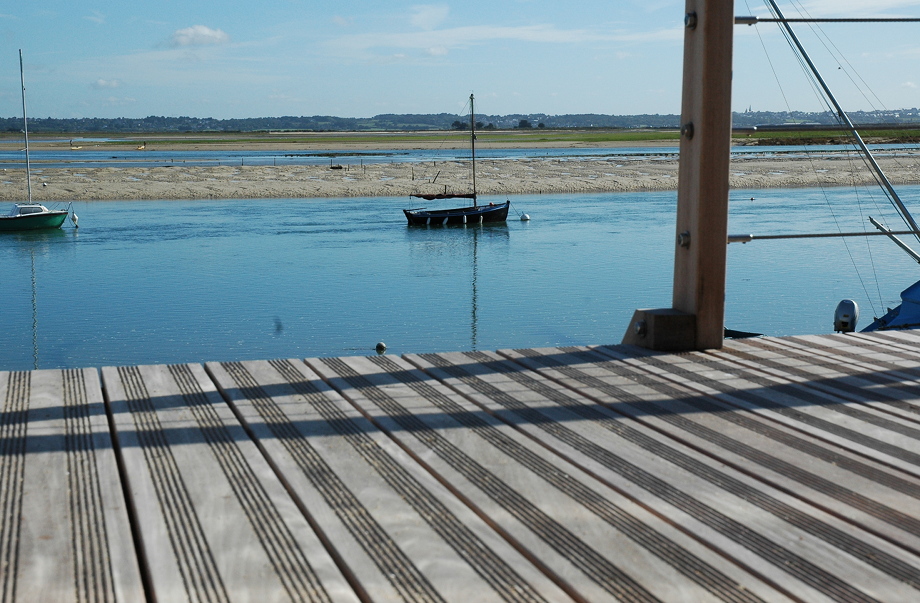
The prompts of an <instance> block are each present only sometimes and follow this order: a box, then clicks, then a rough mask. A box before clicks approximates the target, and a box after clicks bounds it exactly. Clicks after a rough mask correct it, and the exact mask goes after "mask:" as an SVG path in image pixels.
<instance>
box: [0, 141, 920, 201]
mask: <svg viewBox="0 0 920 603" xmlns="http://www.w3.org/2000/svg"><path fill="white" fill-rule="evenodd" d="M817 155H820V156H815V157H809V156H806V155H804V154H803V153H802V152H801V150H796V151H790V152H789V153H770V154H765V155H760V154H750V155H736V156H734V157H733V158H732V162H731V166H730V170H731V173H730V182H731V186H732V188H735V189H746V188H754V189H756V188H799V187H811V186H830V187H832V186H850V185H853V184H854V183H855V184H866V183H872V182H874V178H873V176H872V174H871V173H870V172H869V171H868V169H867V168H866V166H865V164H864V163H863V161H862V160H861V159H860V158H859V157H857V156H856V155H855V154H850V153H840V154H824V153H821V154H817ZM878 162H879V164H880V165H881V166H882V168H883V170H884V171H885V173H886V174H887V175H888V177H889V179H890V180H891V181H892V183H893V184H895V185H899V184H900V185H904V184H913V183H917V182H920V152H916V153H914V152H910V153H901V154H900V155H899V156H897V157H891V156H881V157H878ZM476 166H477V176H476V182H477V188H478V191H479V193H480V194H482V195H516V194H560V193H563V194H564V193H597V192H631V191H661V190H676V188H677V173H678V170H677V166H678V160H677V156H676V155H674V156H673V157H672V156H667V155H665V156H661V157H655V158H651V159H631V158H629V157H623V156H610V157H602V158H586V159H573V158H571V157H553V156H547V157H534V158H525V159H480V160H477V162H476ZM32 188H33V196H34V198H35V199H36V200H39V201H69V200H74V201H91V200H133V199H146V200H152V199H249V198H317V197H320V198H321V197H375V196H388V197H392V196H395V197H398V196H408V195H410V194H412V193H434V192H444V191H445V190H448V191H461V192H463V191H468V190H469V189H470V162H469V161H457V160H453V161H439V162H424V163H418V162H411V163H380V164H367V165H351V164H348V163H347V162H345V161H344V160H343V162H342V168H341V169H332V168H331V166H330V165H320V166H245V165H236V166H230V165H220V166H206V167H201V166H186V165H183V164H164V165H162V166H156V167H136V166H132V167H118V166H117V164H114V165H113V166H112V167H104V168H83V167H80V168H76V167H73V168H71V167H68V168H46V167H42V168H41V170H40V171H39V172H38V173H35V170H34V168H33V179H32ZM24 193H25V173H24V171H23V170H21V169H13V168H5V169H0V200H3V201H15V200H18V199H21V198H22V197H23V195H24Z"/></svg>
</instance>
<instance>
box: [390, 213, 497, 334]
mask: <svg viewBox="0 0 920 603" xmlns="http://www.w3.org/2000/svg"><path fill="white" fill-rule="evenodd" d="M406 239H407V240H408V243H409V257H410V258H411V262H410V266H411V268H410V269H411V273H412V275H413V276H424V275H425V274H444V272H447V273H449V274H454V275H456V278H458V279H461V278H465V277H466V278H469V292H470V309H469V317H470V319H469V320H470V349H471V350H478V349H479V347H478V346H479V318H478V317H479V289H478V287H479V283H478V281H479V261H480V260H479V254H480V251H479V245H480V243H482V244H483V245H487V246H488V249H489V252H490V254H496V253H503V251H505V252H507V246H508V245H509V243H510V234H509V230H508V225H507V223H504V222H502V223H498V224H495V223H492V224H464V225H457V226H407V227H406ZM503 247H504V250H503ZM490 257H491V256H490V255H486V256H485V257H484V259H483V261H486V262H488V261H489V259H490Z"/></svg>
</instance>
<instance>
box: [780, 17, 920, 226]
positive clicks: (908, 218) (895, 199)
mask: <svg viewBox="0 0 920 603" xmlns="http://www.w3.org/2000/svg"><path fill="white" fill-rule="evenodd" d="M767 1H768V2H769V3H770V6H772V7H773V12H774V13H776V16H777V17H779V22H780V24H781V25H782V27H783V28H784V29H785V30H786V33H787V34H788V35H789V39H790V40H791V41H792V43H793V44H795V47H796V48H797V49H798V51H799V54H800V55H801V56H802V58H803V59H804V60H805V62H806V63H807V64H808V68H809V69H810V70H811V72H812V74H814V76H815V78H816V79H817V80H818V83H819V84H820V85H821V88H822V89H823V90H824V94H825V95H827V98H828V100H829V101H830V102H831V104H832V105H833V106H834V110H835V111H837V115H838V116H839V117H840V119H842V120H843V123H844V125H846V127H847V128H849V130H850V133H851V134H852V135H853V138H854V139H855V140H856V145H857V146H858V147H859V148H860V150H861V151H862V152H863V155H865V157H866V160H867V161H868V163H869V166H870V167H871V168H872V171H874V172H875V174H876V175H877V176H878V178H879V180H880V181H881V183H882V186H884V187H885V190H886V191H887V192H888V195H889V196H890V197H891V201H892V203H894V205H895V207H897V209H898V211H899V212H900V214H901V217H902V218H903V219H904V222H905V223H906V224H907V225H908V226H909V227H910V229H911V230H913V231H914V232H915V233H916V232H918V231H920V227H918V226H917V222H915V221H914V217H913V216H912V215H911V214H910V212H909V211H908V210H907V207H905V206H904V203H902V202H901V197H899V196H898V193H897V192H896V191H895V190H894V187H893V186H891V182H889V181H888V177H887V176H886V175H885V172H883V171H882V168H881V167H880V166H879V164H878V162H876V161H875V157H873V156H872V152H871V151H870V150H869V147H867V146H866V143H865V142H863V139H862V136H860V135H859V132H857V131H856V126H854V125H853V122H852V121H850V116H849V115H847V114H846V111H844V110H843V108H842V107H841V106H840V103H838V102H837V99H836V98H834V93H833V92H831V89H830V88H828V86H827V84H826V83H825V82H824V78H822V77H821V74H820V73H818V68H817V67H815V64H814V63H812V62H811V58H810V57H809V56H808V53H807V52H805V48H804V47H803V46H802V44H801V42H799V39H798V37H796V35H795V32H793V31H792V27H791V26H790V25H789V23H788V22H787V21H786V17H785V16H784V15H783V13H782V11H780V10H779V7H778V6H777V5H776V2H774V1H773V0H767ZM914 236H915V237H917V240H920V235H918V234H915V235H914Z"/></svg>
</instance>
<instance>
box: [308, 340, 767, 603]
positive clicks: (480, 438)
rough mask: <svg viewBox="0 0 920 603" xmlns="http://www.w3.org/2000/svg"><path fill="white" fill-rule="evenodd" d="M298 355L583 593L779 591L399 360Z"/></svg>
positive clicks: (717, 595)
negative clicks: (304, 358) (322, 357)
mask: <svg viewBox="0 0 920 603" xmlns="http://www.w3.org/2000/svg"><path fill="white" fill-rule="evenodd" d="M308 362H309V364H310V365H311V366H313V367H314V368H316V369H317V372H319V373H320V374H322V375H323V376H324V377H325V378H326V379H327V380H329V382H330V384H331V385H332V386H333V387H335V388H336V389H339V390H340V391H341V392H343V393H346V392H347V395H348V397H349V399H350V400H351V401H352V402H353V403H354V404H356V405H357V406H358V407H360V408H361V409H362V411H363V412H366V413H367V414H368V415H369V416H371V417H373V419H374V420H375V422H376V423H377V424H378V425H379V426H380V427H381V428H382V429H384V430H385V431H386V432H388V433H389V435H390V437H392V438H394V439H395V440H396V441H398V442H399V443H400V444H402V445H403V446H405V447H406V448H408V449H410V450H411V451H412V452H413V453H414V454H415V455H416V456H417V457H419V458H421V459H424V461H425V463H426V464H427V465H428V466H429V468H430V470H431V471H432V472H433V473H435V474H436V475H438V476H439V477H440V479H442V480H444V481H445V482H447V483H450V484H451V485H452V486H453V487H454V488H455V489H456V490H457V492H458V495H459V496H461V497H463V498H464V499H465V500H468V501H469V504H470V505H472V506H475V507H476V508H478V509H480V510H481V512H482V513H485V514H487V515H488V516H489V517H491V518H492V521H493V522H494V523H495V524H496V525H497V526H498V527H499V529H501V530H502V531H503V532H505V533H507V534H508V537H509V538H513V539H514V540H516V541H517V542H520V543H521V544H522V545H523V546H525V547H526V548H527V549H528V550H529V551H530V552H531V554H533V555H534V556H535V557H537V558H539V559H541V560H542V561H543V562H544V563H545V564H546V565H547V566H549V567H552V568H554V569H555V571H557V572H560V573H561V574H562V575H563V578H564V579H565V580H566V581H567V582H569V583H570V584H573V585H577V588H578V590H579V594H580V595H581V596H583V597H585V598H586V599H588V600H591V601H604V600H616V599H618V598H626V599H628V598H630V597H632V598H634V600H635V599H645V600H678V599H681V598H683V599H686V600H695V601H707V600H719V599H723V600H738V601H741V600H757V599H756V597H757V596H760V597H763V598H769V599H772V600H783V597H782V596H781V594H780V593H778V592H777V591H776V590H775V589H773V588H771V587H769V586H767V585H766V584H765V583H763V582H762V581H760V580H758V579H756V578H754V577H752V576H751V575H750V574H747V573H745V572H744V571H742V570H740V568H738V567H737V566H735V565H733V564H726V563H725V561H724V559H723V558H722V557H720V556H719V555H717V554H714V553H713V551H712V550H710V549H707V548H706V547H704V546H702V545H700V544H699V543H698V542H696V541H694V540H693V539H692V538H689V537H688V536H687V535H686V534H684V533H682V532H681V531H680V530H677V529H675V528H674V527H673V526H671V525H670V524H669V523H668V522H666V521H664V520H663V518H661V517H657V516H655V515H654V514H652V513H649V512H648V510H646V509H644V508H643V507H641V506H640V505H637V504H636V503H635V502H634V501H631V500H629V499H628V498H626V497H624V496H621V495H619V494H618V493H617V492H616V491H615V490H614V489H612V488H610V487H607V486H605V485H604V484H602V483H601V482H599V481H598V480H596V479H594V478H593V477H592V476H590V475H589V474H587V473H585V472H583V471H581V470H580V469H579V468H578V467H576V466H574V465H572V464H571V463H568V462H566V461H565V460H564V459H562V458H561V457H559V456H557V455H555V454H553V453H552V452H551V451H549V450H547V449H546V448H544V447H543V446H541V445H540V444H539V443H538V442H534V441H533V440H532V439H530V438H528V437H526V436H525V435H524V434H522V433H520V432H519V431H517V430H516V429H515V428H513V427H512V426H510V425H508V424H506V423H503V422H501V421H499V420H498V419H496V418H494V417H492V416H490V415H489V413H487V412H484V411H483V408H481V407H479V406H477V405H475V404H474V403H472V402H471V401H469V400H467V399H465V398H464V397H463V396H461V395H460V394H459V393H457V392H456V391H454V390H452V389H450V388H448V387H446V386H445V385H444V384H441V383H439V382H438V381H437V380H435V379H434V378H433V377H431V376H430V375H427V374H425V373H423V372H422V371H420V370H418V369H417V368H416V367H415V366H413V364H410V363H409V362H407V361H406V360H403V359H396V358H383V357H373V358H347V359H334V360H329V359H312V360H308ZM509 389H510V388H508V387H505V388H503V391H505V392H507V391H508V390H509Z"/></svg>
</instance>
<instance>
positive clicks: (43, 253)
mask: <svg viewBox="0 0 920 603" xmlns="http://www.w3.org/2000/svg"><path fill="white" fill-rule="evenodd" d="M76 236H77V231H76V229H73V230H66V231H65V230H61V229H52V230H34V231H23V232H15V233H5V234H4V238H6V239H7V240H10V239H12V240H15V241H16V242H17V244H18V249H19V250H20V252H21V253H22V254H23V255H25V254H29V275H30V278H31V287H32V308H31V310H32V368H33V369H35V370H38V368H39V354H38V351H39V349H38V275H39V269H40V262H39V265H36V258H37V259H39V260H41V259H43V258H46V257H51V255H52V253H53V249H54V248H55V247H57V246H58V245H59V244H60V243H66V242H67V241H69V240H72V239H74V238H76ZM8 310H12V309H8ZM24 310H25V309H24V308H19V309H16V310H15V311H16V312H19V313H22V312H23V311H24Z"/></svg>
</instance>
